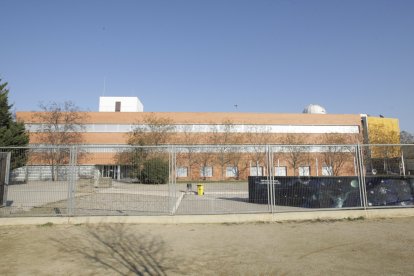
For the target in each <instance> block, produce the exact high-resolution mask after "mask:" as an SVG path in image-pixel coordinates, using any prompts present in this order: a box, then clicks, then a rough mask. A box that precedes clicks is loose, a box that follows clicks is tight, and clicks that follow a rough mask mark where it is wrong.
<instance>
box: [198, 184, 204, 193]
mask: <svg viewBox="0 0 414 276" xmlns="http://www.w3.org/2000/svg"><path fill="white" fill-rule="evenodd" d="M197 195H199V196H202V195H204V186H203V184H197Z"/></svg>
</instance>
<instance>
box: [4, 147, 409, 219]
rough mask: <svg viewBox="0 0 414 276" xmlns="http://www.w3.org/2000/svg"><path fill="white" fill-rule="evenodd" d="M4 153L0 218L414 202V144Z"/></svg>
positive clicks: (308, 208)
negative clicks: (413, 176)
mask: <svg viewBox="0 0 414 276" xmlns="http://www.w3.org/2000/svg"><path fill="white" fill-rule="evenodd" d="M0 152H5V153H9V156H10V157H9V162H8V169H9V171H10V173H9V174H8V173H0V176H1V177H2V179H1V183H2V185H3V186H4V187H0V188H1V189H0V191H1V193H2V197H0V198H1V199H2V200H1V202H0V203H1V205H2V208H0V216H3V217H16V216H100V215H191V214H231V213H265V212H269V213H277V212H290V211H313V210H320V209H367V208H384V207H385V208H390V207H393V208H395V207H412V206H413V204H414V178H412V177H411V175H412V174H413V173H414V166H413V163H414V162H413V161H414V154H413V153H414V145H404V146H403V145H203V146H194V145H188V146H186V145H174V146H157V147H131V146H106V147H104V146H70V147H46V146H36V147H35V146H32V147H27V148H0ZM3 159H4V158H3ZM3 167H6V166H3ZM3 178H4V179H3ZM6 178H7V181H5V180H6Z"/></svg>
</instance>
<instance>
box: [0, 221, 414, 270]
mask: <svg viewBox="0 0 414 276" xmlns="http://www.w3.org/2000/svg"><path fill="white" fill-rule="evenodd" d="M413 229H414V218H401V219H387V220H357V221H336V222H289V223H270V224H261V223H259V224H209V225H207V224H205V225H202V224H192V225H148V224H145V225H136V224H128V225H123V224H106V225H51V226H50V225H45V226H3V227H0V248H1V251H2V254H1V257H0V264H1V265H0V274H1V275H135V274H141V275H142V274H144V275H182V274H184V275H414V261H413V257H414V230H413Z"/></svg>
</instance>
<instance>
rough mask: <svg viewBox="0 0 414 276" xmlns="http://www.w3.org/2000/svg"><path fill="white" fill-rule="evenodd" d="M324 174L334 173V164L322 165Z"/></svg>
mask: <svg viewBox="0 0 414 276" xmlns="http://www.w3.org/2000/svg"><path fill="white" fill-rule="evenodd" d="M322 175H326V176H331V175H333V170H332V166H322Z"/></svg>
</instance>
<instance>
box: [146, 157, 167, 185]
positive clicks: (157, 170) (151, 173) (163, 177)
mask: <svg viewBox="0 0 414 276" xmlns="http://www.w3.org/2000/svg"><path fill="white" fill-rule="evenodd" d="M168 168H169V166H168V160H164V159H162V158H159V157H156V158H152V159H148V160H146V161H144V163H143V170H142V172H141V180H142V182H143V183H145V184H166V183H167V181H168V173H169V171H168Z"/></svg>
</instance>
